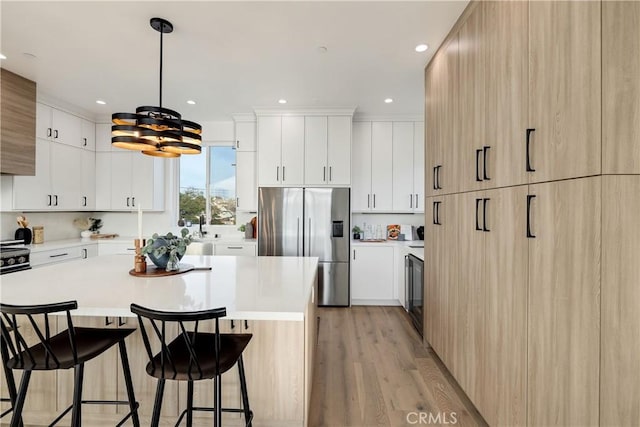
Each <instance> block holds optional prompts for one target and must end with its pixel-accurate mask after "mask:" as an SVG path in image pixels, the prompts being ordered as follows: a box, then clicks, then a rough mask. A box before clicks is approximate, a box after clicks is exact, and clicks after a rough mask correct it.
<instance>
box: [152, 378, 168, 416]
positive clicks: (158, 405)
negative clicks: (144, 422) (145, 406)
mask: <svg viewBox="0 0 640 427" xmlns="http://www.w3.org/2000/svg"><path fill="white" fill-rule="evenodd" d="M164 381H165V380H164V379H159V380H158V386H157V387H156V401H155V402H154V404H153V417H152V418H151V427H158V425H159V424H160V409H162V395H163V394H164Z"/></svg>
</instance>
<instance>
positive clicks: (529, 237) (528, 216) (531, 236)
mask: <svg viewBox="0 0 640 427" xmlns="http://www.w3.org/2000/svg"><path fill="white" fill-rule="evenodd" d="M535 198H536V196H535V195H533V194H529V195H527V239H535V238H536V236H535V235H534V234H533V233H531V201H532V200H533V199H535Z"/></svg>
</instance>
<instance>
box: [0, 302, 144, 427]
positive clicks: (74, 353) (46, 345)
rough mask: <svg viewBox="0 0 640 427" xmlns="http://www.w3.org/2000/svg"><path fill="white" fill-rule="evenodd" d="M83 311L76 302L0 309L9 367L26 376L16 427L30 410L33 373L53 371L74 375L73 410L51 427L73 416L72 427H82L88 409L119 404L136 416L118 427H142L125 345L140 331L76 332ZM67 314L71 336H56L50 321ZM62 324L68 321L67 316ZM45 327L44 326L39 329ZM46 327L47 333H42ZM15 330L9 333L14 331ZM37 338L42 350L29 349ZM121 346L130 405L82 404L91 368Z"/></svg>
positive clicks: (0, 306)
mask: <svg viewBox="0 0 640 427" xmlns="http://www.w3.org/2000/svg"><path fill="white" fill-rule="evenodd" d="M77 308H78V303H77V302H76V301H67V302H60V303H55V304H42V305H30V306H17V305H9V304H0V312H1V313H2V317H1V318H0V327H1V329H2V341H3V345H6V348H7V349H8V351H9V353H10V356H11V358H10V359H8V360H7V362H6V364H5V366H7V368H9V370H21V371H23V372H22V380H21V381H20V389H19V390H18V394H17V397H16V401H15V405H14V406H13V416H12V418H11V427H18V426H19V425H21V418H22V409H23V407H24V403H25V398H26V396H27V389H28V387H29V380H30V378H31V373H32V372H33V371H52V370H58V369H71V368H73V369H74V390H73V404H72V405H71V406H69V407H68V408H67V409H65V410H64V411H63V412H62V413H61V414H60V415H59V416H58V417H57V418H56V419H55V420H54V421H53V422H52V423H51V424H50V426H54V425H55V424H57V423H58V422H59V421H60V420H61V419H62V418H63V417H64V416H65V415H66V414H67V413H69V411H72V412H71V425H72V426H73V427H80V426H81V425H82V404H115V405H129V409H130V412H129V413H128V414H127V415H126V416H125V417H124V418H123V419H122V420H121V421H120V423H119V424H118V426H120V425H122V424H124V422H125V421H126V420H128V419H129V418H132V420H133V425H134V426H136V427H139V426H140V420H139V418H138V412H137V411H138V402H136V400H135V396H134V392H133V384H132V382H131V371H130V370H129V361H128V358H127V350H126V347H125V342H124V339H125V338H126V337H127V336H129V335H130V334H131V333H132V332H133V331H135V329H101V328H80V327H74V326H73V322H72V321H71V313H70V311H71V310H75V309H77ZM61 312H66V321H67V330H65V331H62V332H59V333H58V334H56V335H54V336H51V324H50V321H49V320H50V317H49V315H50V314H52V313H61ZM18 316H21V317H22V316H23V317H26V319H27V320H28V322H23V323H22V324H21V327H20V328H18V327H17V326H18V320H17V319H18ZM58 318H59V319H62V318H64V317H63V316H62V315H60V316H59V317H58ZM39 323H40V325H41V326H39V325H38V324H39ZM42 325H43V327H44V331H43V329H42ZM10 328H12V329H13V330H12V331H11V332H9V329H10ZM31 331H32V332H33V333H34V336H35V337H36V338H37V340H36V344H34V345H32V346H29V344H28V343H27V341H26V339H25V335H26V334H27V333H28V332H31ZM116 344H118V347H119V349H120V358H121V359H122V370H123V372H124V379H125V384H126V387H127V397H128V400H126V401H117V400H109V401H93V400H82V382H83V381H82V380H83V374H84V364H85V362H87V361H89V360H91V359H94V358H95V357H97V356H99V355H101V354H102V353H104V352H105V351H107V350H108V349H110V348H111V347H113V346H114V345H116Z"/></svg>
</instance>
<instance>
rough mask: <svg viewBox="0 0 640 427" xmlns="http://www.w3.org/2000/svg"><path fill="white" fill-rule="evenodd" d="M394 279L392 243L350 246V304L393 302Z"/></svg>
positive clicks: (395, 300)
mask: <svg viewBox="0 0 640 427" xmlns="http://www.w3.org/2000/svg"><path fill="white" fill-rule="evenodd" d="M394 283H395V282H394V249H393V247H391V246H379V247H375V246H352V247H351V303H352V304H355V305H357V304H367V305H368V304H379V305H397V304H398V300H397V298H396V299H394Z"/></svg>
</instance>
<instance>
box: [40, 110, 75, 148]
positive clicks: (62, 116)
mask: <svg viewBox="0 0 640 427" xmlns="http://www.w3.org/2000/svg"><path fill="white" fill-rule="evenodd" d="M36 138H42V139H48V140H50V141H55V142H59V143H62V144H67V145H73V146H75V147H81V146H82V119H81V118H80V117H77V116H74V115H72V114H69V113H65V112H64V111H61V110H58V109H56V108H52V107H50V106H48V105H45V104H40V103H38V104H37V106H36Z"/></svg>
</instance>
